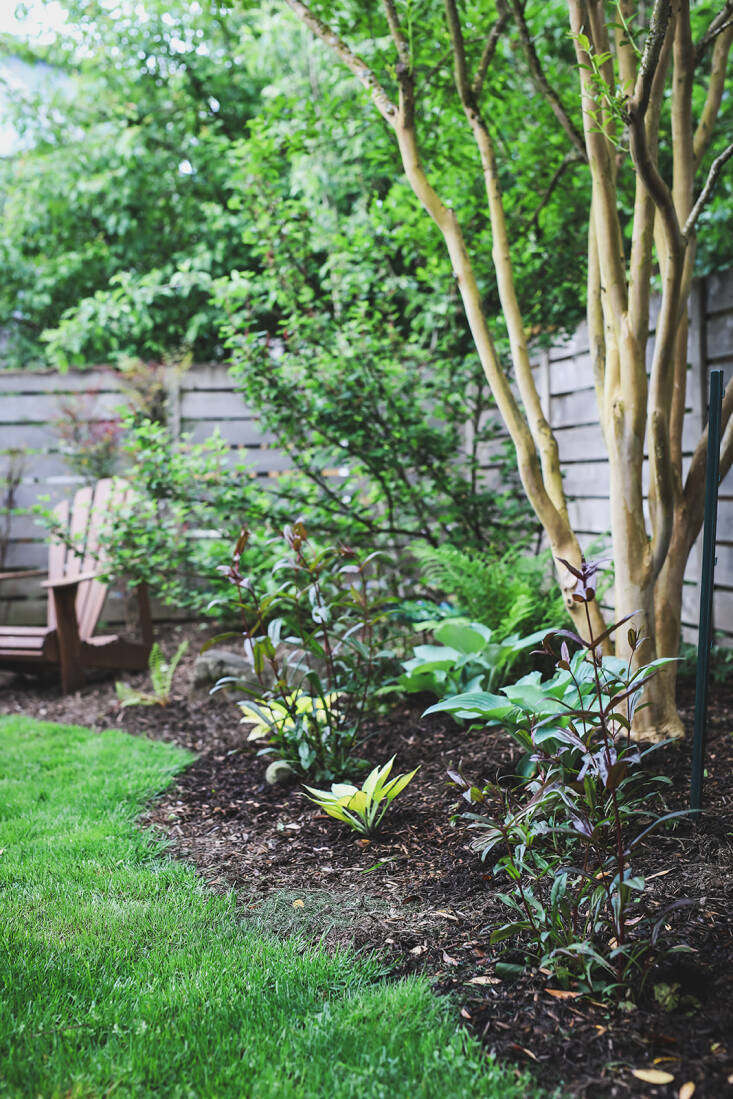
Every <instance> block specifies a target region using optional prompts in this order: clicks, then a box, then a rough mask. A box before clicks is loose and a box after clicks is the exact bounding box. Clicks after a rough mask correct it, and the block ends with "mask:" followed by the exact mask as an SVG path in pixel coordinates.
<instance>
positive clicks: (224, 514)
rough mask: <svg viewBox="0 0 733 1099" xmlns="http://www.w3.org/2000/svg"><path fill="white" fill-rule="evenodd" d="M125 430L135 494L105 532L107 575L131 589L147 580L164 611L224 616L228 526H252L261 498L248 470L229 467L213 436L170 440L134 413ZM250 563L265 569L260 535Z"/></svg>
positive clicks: (162, 428) (227, 453) (218, 439)
mask: <svg viewBox="0 0 733 1099" xmlns="http://www.w3.org/2000/svg"><path fill="white" fill-rule="evenodd" d="M125 426H126V430H127V439H126V443H125V451H126V453H127V455H128V457H129V459H130V463H129V467H128V469H127V471H126V474H125V476H126V477H127V479H128V480H129V481H130V483H131V484H132V485H133V486H134V494H133V495H132V496H130V497H129V498H128V499H127V500H126V502H125V503H123V504H122V505H121V506H119V507H118V509H117V511H116V513H115V516H114V522H113V523H110V524H109V525H108V526H107V528H106V529H105V531H104V533H103V537H102V553H103V558H104V562H105V569H106V571H107V572H108V574H109V575H110V576H115V577H120V576H124V577H125V578H126V579H127V580H128V581H129V582H130V583H131V584H135V583H137V582H139V581H141V580H145V581H147V583H148V584H149V586H150V589H151V592H152V594H153V595H155V596H156V597H158V598H159V599H161V600H162V601H163V602H164V603H165V604H166V605H168V606H174V607H176V608H179V609H180V608H183V609H187V610H190V611H193V612H196V613H199V614H205V613H209V614H212V615H221V613H222V607H224V606H226V597H227V596H228V591H229V589H228V585H227V584H226V582H225V581H224V580H223V578H222V576H221V574H220V572H219V571H218V567H219V566H220V565H221V563H222V562H223V561H226V559H227V556H228V553H229V546H230V534H229V532H230V530H231V525H232V522H233V521H234V522H237V521H238V520H239V521H240V522H243V521H245V520H248V521H252V520H253V519H255V520H256V518H257V517H258V516H259V515H260V514H261V512H262V511H263V510H264V509H265V508H266V493H265V492H264V491H263V490H262V489H261V488H260V487H259V486H258V484H257V482H256V480H255V478H254V477H253V476H252V475H251V472H250V471H249V470H248V469H247V468H246V466H244V465H243V464H242V463H238V462H234V463H232V461H231V454H230V451H229V447H228V446H227V444H226V443H225V442H224V440H223V439H222V438H221V436H220V435H218V434H217V433H215V434H214V435H212V436H211V437H210V438H209V439H207V440H206V441H205V442H203V443H197V444H194V443H192V442H191V440H190V438H189V437H188V436H182V437H181V438H180V439H173V438H172V436H171V434H170V432H169V431H168V429H167V428H166V427H165V426H164V425H163V424H160V423H156V422H154V421H153V420H150V419H146V418H140V417H139V416H138V415H137V414H136V413H134V412H133V413H131V414H130V415H129V416H128V417H127V418H126V420H125ZM250 558H251V560H250V564H251V566H252V568H253V569H254V570H255V571H256V570H257V569H258V568H262V567H265V566H266V563H267V560H268V556H267V552H266V538H265V537H264V536H260V537H257V538H253V539H252V543H251V546H250ZM263 559H264V563H263ZM217 600H219V602H216V601H217Z"/></svg>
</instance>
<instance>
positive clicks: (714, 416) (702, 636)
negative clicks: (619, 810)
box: [690, 370, 723, 813]
mask: <svg viewBox="0 0 733 1099" xmlns="http://www.w3.org/2000/svg"><path fill="white" fill-rule="evenodd" d="M722 400H723V371H722V370H711V371H710V398H709V403H708V458H707V471H706V476H705V519H704V523H703V537H702V573H701V576H700V624H699V627H698V632H697V683H696V686H695V732H694V735H693V740H692V780H691V783H690V808H691V809H692V810H693V811H694V812H698V813H699V812H700V810H701V808H702V777H703V769H704V757H705V734H706V732H707V720H708V669H709V665H710V644H711V641H712V625H713V576H714V572H715V529H716V526H717V519H718V478H719V467H720V412H721V404H722Z"/></svg>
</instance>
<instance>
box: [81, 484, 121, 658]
mask: <svg viewBox="0 0 733 1099" xmlns="http://www.w3.org/2000/svg"><path fill="white" fill-rule="evenodd" d="M127 491H128V485H127V484H126V483H125V482H124V481H122V480H121V479H120V478H114V479H112V478H106V479H105V480H103V481H98V482H97V484H96V486H95V490H94V499H93V501H92V508H91V514H90V517H89V526H88V529H87V539H86V548H85V553H84V558H83V560H82V572H87V571H89V572H91V571H92V570H98V569H99V568H100V567H101V565H102V562H101V561H100V556H99V541H100V534H101V532H102V530H103V529H104V527H105V526H106V525H107V523H108V522H109V520H110V517H111V515H112V513H113V509H114V507H115V506H117V505H118V504H120V503H122V501H123V500H124V498H125V496H126V494H127ZM106 598H107V584H105V583H104V582H103V581H102V580H85V581H84V582H83V583H81V584H80V585H79V594H78V595H77V598H76V613H77V618H78V621H79V636H80V637H81V639H82V641H85V640H87V639H88V638H90V637H91V636H92V635H93V633H94V631H95V630H96V628H97V623H98V622H99V619H100V617H101V614H102V610H103V608H104V601H105V599H106Z"/></svg>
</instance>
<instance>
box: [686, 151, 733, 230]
mask: <svg viewBox="0 0 733 1099" xmlns="http://www.w3.org/2000/svg"><path fill="white" fill-rule="evenodd" d="M732 156H733V145H729V146H728V148H727V149H724V150H723V152H722V153H721V154H720V156H716V158H715V160H714V161H713V163H712V164H711V165H710V171H709V172H708V178H707V179H706V180H705V186H704V187H703V189H702V191H701V192H700V194H699V196H698V199H697V202H696V203H695V205H694V206H693V207H692V210H691V212H690V216H689V217H688V219H687V221H686V222H685V227H684V229H683V230H682V236H683V237H684V238H685V240H688V239H689V236H690V233H692V231H693V229H694V228H695V224H696V222H697V219H698V218H699V217H700V214H701V213H702V212H703V210H704V209H705V206H706V205H707V203H708V202H709V201H710V198H711V197H712V194H713V191H714V189H715V184H716V183H717V182H718V176H719V175H720V173H721V172H722V170H723V166H724V165H725V164H726V163H727V162H728V161H729V160H730V158H731V157H732Z"/></svg>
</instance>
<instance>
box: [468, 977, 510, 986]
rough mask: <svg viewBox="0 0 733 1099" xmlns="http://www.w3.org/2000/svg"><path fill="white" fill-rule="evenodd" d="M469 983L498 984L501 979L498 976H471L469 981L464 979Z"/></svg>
mask: <svg viewBox="0 0 733 1099" xmlns="http://www.w3.org/2000/svg"><path fill="white" fill-rule="evenodd" d="M466 984H469V985H500V984H501V981H500V980H499V978H498V977H471V980H470V981H466Z"/></svg>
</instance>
